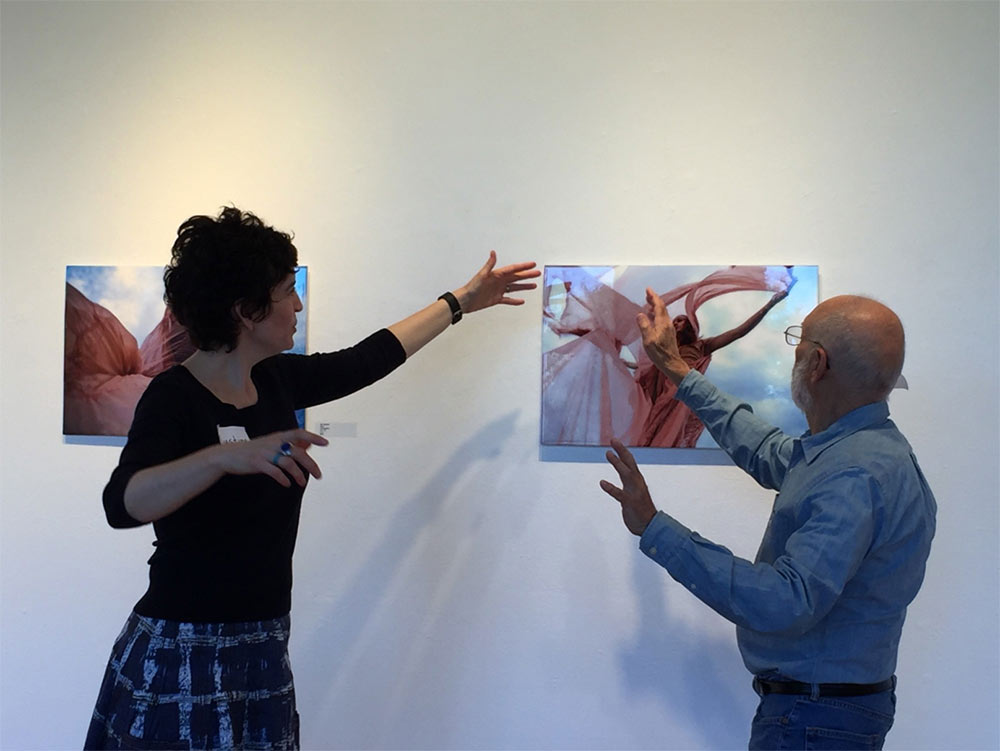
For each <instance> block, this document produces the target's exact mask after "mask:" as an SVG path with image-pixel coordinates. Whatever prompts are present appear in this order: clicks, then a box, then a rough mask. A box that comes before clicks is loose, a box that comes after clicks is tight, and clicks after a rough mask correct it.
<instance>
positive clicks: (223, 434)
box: [217, 425, 250, 443]
mask: <svg viewBox="0 0 1000 751" xmlns="http://www.w3.org/2000/svg"><path fill="white" fill-rule="evenodd" d="M217 427H218V428H219V443H240V442H241V441H249V440H250V436H248V435H247V429H246V428H244V427H243V426H242V425H226V426H225V427H223V426H222V425H219V426H217Z"/></svg>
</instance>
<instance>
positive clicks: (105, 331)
mask: <svg viewBox="0 0 1000 751" xmlns="http://www.w3.org/2000/svg"><path fill="white" fill-rule="evenodd" d="M192 352H194V346H193V345H192V344H191V341H190V339H189V338H188V335H187V332H186V331H185V330H184V328H183V327H182V326H181V325H180V324H179V323H177V319H175V318H174V317H173V315H172V314H171V313H170V311H169V310H165V311H164V313H163V318H162V319H161V320H160V322H159V323H158V324H157V325H156V328H154V329H153V331H152V332H150V334H149V335H148V336H147V337H146V338H145V340H144V341H143V343H142V347H139V346H138V345H137V343H136V339H135V337H134V336H132V334H130V333H129V332H128V330H127V329H126V328H125V327H124V326H123V325H122V324H121V322H120V321H119V320H118V318H117V317H115V315H114V313H112V312H111V311H109V310H108V309H107V308H105V307H103V306H101V305H98V304H97V303H95V302H92V301H91V300H88V299H87V297H86V296H84V295H83V293H81V292H80V291H79V290H77V289H76V288H75V287H73V286H72V285H71V284H67V285H66V340H65V352H64V371H63V379H64V380H63V433H64V434H65V435H118V436H123V435H126V434H127V433H128V429H129V426H130V425H131V424H132V415H133V413H134V412H135V405H136V404H137V403H138V401H139V397H140V396H141V395H142V392H143V391H145V390H146V386H147V385H148V384H149V382H150V381H151V380H152V379H153V376H155V375H157V374H158V373H160V372H162V371H164V370H166V369H167V368H169V367H171V366H172V365H175V364H176V363H179V362H182V361H183V360H185V359H187V357H188V356H189V355H190V354H191V353H192Z"/></svg>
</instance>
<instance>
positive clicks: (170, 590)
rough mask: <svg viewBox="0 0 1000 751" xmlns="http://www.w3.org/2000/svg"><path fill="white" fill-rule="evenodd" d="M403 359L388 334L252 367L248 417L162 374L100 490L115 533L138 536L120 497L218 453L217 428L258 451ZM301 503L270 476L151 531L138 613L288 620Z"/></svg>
mask: <svg viewBox="0 0 1000 751" xmlns="http://www.w3.org/2000/svg"><path fill="white" fill-rule="evenodd" d="M405 359H406V354H405V352H404V350H403V347H402V345H401V344H400V343H399V341H398V340H397V339H396V337H395V336H393V334H392V333H391V332H390V331H388V330H387V329H382V330H380V331H378V332H376V333H374V334H372V335H371V336H369V337H368V338H367V339H365V340H363V341H361V342H360V343H358V344H357V345H355V346H354V347H350V348H348V349H344V350H340V351H338V352H330V353H325V354H315V355H309V356H304V355H289V354H282V355H276V356H274V357H271V358H268V359H267V360H264V361H262V362H260V363H258V364H257V365H256V366H254V368H253V370H252V371H251V377H252V379H253V382H254V386H255V387H256V389H257V403H256V404H254V405H252V406H249V407H245V408H242V409H237V408H236V407H234V406H232V405H231V404H226V403H224V402H221V401H219V400H218V399H217V398H216V397H215V396H214V395H213V394H212V393H211V392H210V391H209V390H208V389H206V388H205V387H204V386H203V385H202V384H201V383H200V382H199V381H198V380H197V379H195V377H194V376H193V375H192V374H191V372H190V371H189V370H188V369H187V368H185V367H184V366H182V365H178V366H175V367H173V368H171V369H169V370H167V371H165V372H163V373H161V374H160V375H158V376H157V377H156V378H154V379H153V380H152V382H151V383H150V384H149V387H148V388H147V389H146V391H145V393H144V394H143V395H142V397H141V398H140V400H139V403H138V405H137V406H136V410H135V417H134V419H133V422H132V427H131V428H130V429H129V434H128V441H127V443H126V444H125V447H124V449H122V454H121V459H120V460H119V464H118V467H117V468H116V469H115V470H114V472H113V473H112V475H111V480H110V481H109V482H108V484H107V487H105V489H104V510H105V514H106V515H107V519H108V523H109V524H110V525H111V526H112V527H136V526H140V524H141V522H139V521H137V520H135V519H134V518H132V517H131V516H130V515H129V513H128V512H127V511H126V510H125V502H124V496H125V487H126V486H127V485H128V482H129V480H130V479H131V478H132V476H133V475H134V474H135V473H136V472H138V471H139V470H141V469H145V468H147V467H152V466H156V465H159V464H164V463H166V462H169V461H173V460H175V459H179V458H181V457H183V456H187V455H188V454H191V453H193V452H195V451H198V450H200V449H203V448H205V447H207V446H211V445H213V444H216V443H218V442H219V428H220V427H227V426H242V427H243V428H245V430H246V433H247V436H248V437H249V438H251V439H253V438H257V437H260V436H262V435H267V434H268V433H273V432H275V431H277V430H287V429H294V428H296V427H298V425H297V423H296V421H295V410H296V409H301V408H305V407H311V406H314V405H316V404H322V403H323V402H328V401H331V400H333V399H338V398H340V397H343V396H346V395H348V394H351V393H353V392H355V391H357V390H359V389H362V388H364V387H365V386H368V385H369V384H371V383H374V382H375V381H377V380H379V379H380V378H382V377H384V376H386V375H388V374H389V373H390V372H392V371H393V370H394V369H395V368H397V367H398V366H399V365H401V364H402V363H403V361H404V360H405ZM307 479H308V476H307ZM303 491H304V488H303V487H300V486H299V485H298V484H297V483H295V482H293V483H292V485H291V487H289V488H284V487H282V486H281V485H279V484H278V483H277V482H276V481H275V480H274V479H273V478H271V477H268V476H267V475H226V476H224V477H223V478H222V479H220V480H219V481H218V482H216V483H215V484H214V485H212V486H211V487H209V488H208V489H207V490H205V491H204V492H203V493H201V494H200V495H198V496H196V497H195V498H193V499H191V500H190V501H188V503H186V504H185V505H184V506H182V507H181V508H179V509H178V510H177V511H175V512H173V513H172V514H170V515H168V516H166V517H164V518H162V519H159V520H158V521H155V522H153V529H154V531H155V533H156V541H155V542H154V543H153V545H154V546H155V547H156V550H155V552H154V553H153V555H152V557H151V558H150V559H149V588H148V589H147V590H146V593H145V594H144V595H143V596H142V598H141V599H140V600H139V602H138V603H137V604H136V606H135V610H136V612H137V613H139V614H140V615H145V616H149V617H152V618H164V619H168V620H175V621H187V622H209V623H232V622H242V621H256V620H265V619H270V618H278V617H281V616H283V615H285V614H286V613H288V612H289V610H290V608H291V589H292V551H293V550H294V548H295V538H296V534H297V532H298V522H299V511H300V509H301V503H302V493H303Z"/></svg>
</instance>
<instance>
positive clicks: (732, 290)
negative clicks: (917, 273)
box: [541, 266, 819, 448]
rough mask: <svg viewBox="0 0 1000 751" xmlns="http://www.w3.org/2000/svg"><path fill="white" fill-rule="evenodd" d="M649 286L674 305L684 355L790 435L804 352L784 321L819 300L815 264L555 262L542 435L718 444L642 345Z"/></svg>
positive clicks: (800, 426)
mask: <svg viewBox="0 0 1000 751" xmlns="http://www.w3.org/2000/svg"><path fill="white" fill-rule="evenodd" d="M646 287H651V288H652V289H653V291H654V292H656V293H657V294H658V295H660V297H661V298H662V299H663V301H664V303H666V305H667V311H668V313H669V314H670V316H671V318H672V319H673V320H674V326H675V329H676V330H677V332H678V343H679V344H680V345H681V354H682V356H683V357H684V358H685V360H687V362H688V363H689V364H690V365H691V367H693V368H695V369H697V370H698V371H700V372H702V373H704V374H705V375H707V376H708V377H709V378H710V379H711V380H712V382H713V383H715V384H716V385H717V386H719V387H720V388H721V389H722V390H724V391H727V392H729V393H730V394H733V395H734V396H737V397H738V398H740V399H743V400H744V401H746V402H748V403H749V404H750V405H751V406H752V407H753V410H754V413H756V414H757V415H759V416H760V417H762V418H763V419H764V420H767V421H768V422H770V423H772V424H774V425H777V426H778V427H780V428H781V429H782V430H783V431H785V432H786V433H789V434H791V435H800V434H802V433H803V432H805V430H806V429H807V425H806V422H805V417H804V416H803V415H802V413H801V412H800V411H799V409H798V408H797V407H796V406H795V404H794V403H793V402H792V396H791V388H790V379H791V374H792V365H793V363H794V360H795V349H794V347H790V346H788V345H787V344H786V343H785V338H784V330H785V329H786V328H787V327H788V326H793V325H796V324H800V323H802V319H803V318H805V316H806V315H807V314H808V313H809V311H810V310H812V309H813V308H814V307H815V306H816V303H817V301H818V299H819V293H818V267H816V266H722V267H720V266H546V267H545V273H544V276H543V283H542V420H541V442H542V444H543V445H549V446H608V445H610V443H611V439H612V438H619V439H620V440H621V441H622V442H623V443H625V444H626V445H628V446H636V447H642V446H645V447H651V448H718V444H717V443H716V442H715V441H714V440H713V439H712V436H711V435H709V433H708V432H707V431H705V430H704V426H703V425H702V423H701V421H700V420H698V418H697V417H696V416H695V415H694V414H693V413H692V412H691V411H690V410H689V409H687V407H685V406H684V405H683V404H682V403H680V402H679V401H678V400H677V399H675V398H674V394H675V392H676V389H675V387H674V386H673V385H672V384H671V383H670V381H669V380H667V378H666V377H665V376H663V374H661V373H660V372H659V371H657V370H656V368H655V367H653V365H652V363H651V362H650V360H649V357H648V356H647V355H646V353H645V351H644V350H643V348H642V337H641V335H640V333H639V326H638V324H637V323H636V315H637V314H638V313H640V312H646V313H648V312H649V310H650V309H649V306H648V305H647V303H646Z"/></svg>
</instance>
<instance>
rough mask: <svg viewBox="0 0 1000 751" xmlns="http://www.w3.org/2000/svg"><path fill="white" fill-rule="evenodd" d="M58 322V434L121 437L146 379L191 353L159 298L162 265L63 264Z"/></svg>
mask: <svg viewBox="0 0 1000 751" xmlns="http://www.w3.org/2000/svg"><path fill="white" fill-rule="evenodd" d="M306 277H307V271H306V268H305V267H304V266H303V267H300V268H299V269H298V271H297V272H296V275H295V287H296V291H297V292H298V293H299V297H301V298H302V304H303V309H302V310H301V311H300V312H299V313H298V323H297V326H298V329H297V332H296V334H295V344H294V346H293V347H292V349H291V350H289V351H290V352H297V353H301V354H304V353H305V351H306V307H305V305H306ZM65 321H66V330H65V349H64V355H63V435H70V436H124V435H127V434H128V429H129V426H130V425H131V424H132V415H133V413H134V412H135V405H136V404H137V403H138V401H139V397H140V396H141V395H142V392H143V391H145V390H146V386H147V385H148V384H149V382H150V381H151V380H152V379H153V377H154V376H156V375H157V374H158V373H161V372H163V371H164V370H166V369H167V368H170V367H172V366H174V365H177V364H178V363H181V362H183V361H184V360H185V359H187V357H188V356H189V355H190V354H191V353H192V352H194V346H193V345H192V344H191V341H190V339H189V338H188V335H187V331H185V329H184V327H183V326H181V325H180V324H179V323H178V322H177V319H175V318H174V317H173V315H172V314H171V312H170V310H169V309H168V308H167V307H166V305H165V304H164V302H163V267H162V266H67V267H66V318H65ZM303 420H304V415H303V414H301V413H300V414H299V424H300V425H302V424H304V423H303Z"/></svg>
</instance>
